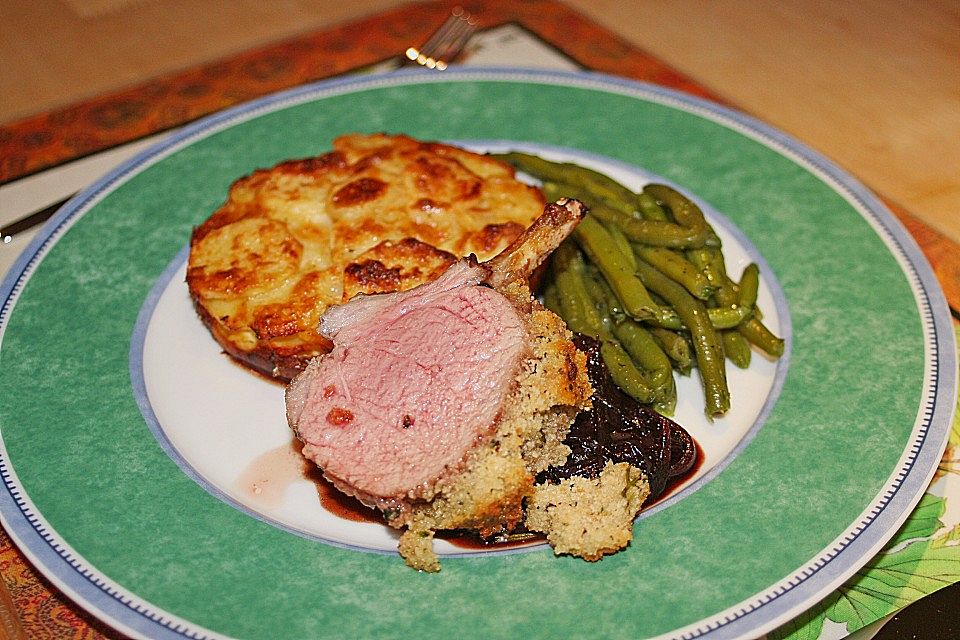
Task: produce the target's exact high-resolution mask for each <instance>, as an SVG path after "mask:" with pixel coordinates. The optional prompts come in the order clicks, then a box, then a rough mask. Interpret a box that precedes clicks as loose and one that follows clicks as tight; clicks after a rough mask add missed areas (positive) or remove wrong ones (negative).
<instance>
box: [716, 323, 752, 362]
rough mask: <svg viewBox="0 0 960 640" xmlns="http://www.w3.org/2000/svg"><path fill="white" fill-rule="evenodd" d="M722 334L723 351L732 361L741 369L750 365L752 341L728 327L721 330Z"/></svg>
mask: <svg viewBox="0 0 960 640" xmlns="http://www.w3.org/2000/svg"><path fill="white" fill-rule="evenodd" d="M720 336H721V337H722V338H723V353H724V355H726V356H727V358H728V359H729V360H730V362H732V363H733V364H735V365H736V366H738V367H740V368H741V369H746V368H747V367H749V366H750V356H751V354H752V352H751V351H750V343H749V342H748V341H747V339H746V338H745V337H743V334H741V333H740V332H738V331H733V330H730V329H727V330H725V331H721V332H720Z"/></svg>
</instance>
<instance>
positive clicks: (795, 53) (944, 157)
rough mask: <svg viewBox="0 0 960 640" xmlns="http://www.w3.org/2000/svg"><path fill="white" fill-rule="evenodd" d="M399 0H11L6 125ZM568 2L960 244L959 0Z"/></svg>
mask: <svg viewBox="0 0 960 640" xmlns="http://www.w3.org/2000/svg"><path fill="white" fill-rule="evenodd" d="M397 4H398V3H397V2H393V1H391V0H355V1H354V2H334V1H332V0H284V2H282V3H280V4H279V5H275V3H261V2H256V0H234V1H233V2H230V3H224V2H221V1H220V0H32V1H31V2H21V1H19V0H0V16H2V19H0V60H2V61H3V64H0V95H2V96H3V99H0V123H2V122H8V121H10V120H12V119H16V118H20V117H24V116H29V115H32V114H34V113H37V112H38V111H42V110H47V109H49V108H52V107H56V106H63V105H67V104H71V103H73V102H76V101H77V100H79V99H82V98H88V97H93V96H97V95H101V94H103V93H105V92H109V91H114V90H117V89H120V88H123V87H127V86H131V85H135V84H137V83H139V82H141V81H143V80H145V79H149V78H154V77H156V76H159V75H162V74H165V73H171V72H174V71H177V70H182V69H188V68H190V67H193V66H195V65H197V64H201V63H204V62H210V61H212V60H217V59H221V58H224V57H227V56H230V55H233V54H235V53H237V52H241V51H244V50H247V49H250V48H252V47H256V46H262V45H265V44H268V43H270V42H274V41H278V40H280V39H283V38H289V37H292V36H295V35H297V34H303V33H309V32H312V31H316V30H318V29H328V28H330V27H331V26H334V25H336V24H341V23H347V22H350V21H353V20H356V19H358V18H360V17H361V16H365V15H369V14H372V13H373V12H375V11H380V10H383V9H387V8H390V7H393V6H396V5H397ZM470 4H476V5H482V4H483V3H482V2H480V3H476V2H474V3H470ZM515 4H516V6H517V10H518V12H520V13H525V12H529V6H530V5H531V3H529V2H523V1H519V2H516V3H515ZM566 4H567V5H569V6H570V7H573V8H575V9H576V10H577V11H578V12H580V13H582V14H583V15H585V16H588V17H590V18H592V19H593V20H595V21H596V22H597V23H599V24H600V25H603V26H604V27H606V28H607V29H609V30H610V31H612V32H613V33H615V34H617V35H618V36H620V37H621V38H622V39H623V40H622V41H617V42H609V43H602V42H601V43H598V44H597V46H598V47H599V48H600V53H603V52H604V51H607V50H610V51H612V50H613V49H615V48H616V47H620V46H623V45H626V44H629V45H631V46H633V47H638V48H641V49H644V50H646V51H648V52H650V53H652V54H653V55H655V56H656V57H657V58H659V59H660V60H662V61H664V62H666V63H667V64H669V65H670V66H672V67H673V68H675V69H677V70H679V71H682V72H684V73H686V74H688V75H689V76H691V77H692V78H695V79H696V80H697V82H698V83H699V84H700V85H702V86H704V87H707V88H709V89H710V90H711V91H712V92H714V93H715V94H716V95H717V96H720V97H722V98H723V99H724V100H725V101H726V102H728V103H730V104H733V105H734V106H736V107H738V108H740V109H742V110H744V111H747V112H748V113H751V114H752V115H756V116H758V117H760V118H761V119H762V120H765V121H767V122H769V123H770V124H773V125H774V126H776V127H778V128H780V129H783V130H784V131H786V132H788V133H790V134H792V135H794V136H796V137H797V138H799V139H800V140H801V141H803V142H805V143H806V144H808V145H810V146H812V147H814V148H815V149H817V150H818V151H820V152H822V153H823V154H824V155H826V156H828V157H830V158H831V159H833V160H835V161H837V162H838V163H839V164H840V165H842V166H843V167H844V168H845V169H847V170H848V171H850V172H851V173H852V174H854V175H855V176H857V177H858V178H860V179H861V180H862V181H864V182H865V183H866V184H867V185H868V186H869V187H871V189H873V190H874V191H876V192H877V193H879V194H880V195H882V196H884V197H885V198H886V199H887V200H889V201H892V202H896V203H898V204H900V205H901V206H903V207H904V208H906V209H907V210H908V211H910V212H911V213H912V214H913V215H915V216H916V217H918V218H919V219H920V220H922V221H923V222H925V223H926V224H927V225H929V226H931V227H932V228H934V229H937V230H938V231H940V232H941V233H943V234H945V235H947V236H948V237H950V238H952V239H953V240H954V241H955V242H960V143H958V142H957V140H958V138H960V12H958V9H957V3H956V1H955V0H871V1H870V2H831V1H830V0H714V1H712V2H701V1H699V0H646V1H644V2H624V1H623V0H566ZM533 6H536V3H533ZM399 28H401V29H407V30H408V33H410V35H411V36H413V35H416V32H417V31H418V30H417V29H415V28H414V25H404V26H401V27H399ZM419 32H422V30H419ZM558 39H559V41H560V44H564V41H566V44H568V45H569V46H575V45H574V43H572V42H570V38H569V37H567V36H563V35H559V38H558Z"/></svg>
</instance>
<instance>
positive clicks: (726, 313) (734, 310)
mask: <svg viewBox="0 0 960 640" xmlns="http://www.w3.org/2000/svg"><path fill="white" fill-rule="evenodd" d="M706 313H707V318H709V320H710V325H711V326H712V327H713V328H714V329H734V328H736V327H737V326H739V325H740V324H741V323H742V322H744V321H745V320H746V319H747V318H749V317H750V316H751V314H752V309H751V308H748V307H741V306H740V305H734V306H732V307H707V308H706ZM651 322H653V323H654V324H656V325H657V326H659V327H663V328H664V329H673V330H674V331H680V330H682V329H687V328H688V327H687V326H686V325H685V324H684V322H683V319H682V318H681V317H680V315H679V314H678V313H677V312H676V311H675V310H674V309H671V308H670V306H669V305H660V313H659V314H657V316H656V317H654V318H652V319H651Z"/></svg>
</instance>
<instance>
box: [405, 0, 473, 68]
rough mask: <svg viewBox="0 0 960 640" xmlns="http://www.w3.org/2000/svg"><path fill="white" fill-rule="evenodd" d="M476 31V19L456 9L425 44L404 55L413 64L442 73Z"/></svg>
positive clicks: (459, 8) (411, 49)
mask: <svg viewBox="0 0 960 640" xmlns="http://www.w3.org/2000/svg"><path fill="white" fill-rule="evenodd" d="M476 29H477V19H476V17H474V16H472V15H471V14H470V13H469V12H467V11H465V10H464V9H463V7H456V8H454V9H453V11H452V12H451V14H450V17H449V18H447V20H446V21H445V22H444V23H443V24H442V25H440V28H439V29H437V30H436V31H435V32H434V33H433V35H431V36H430V37H429V38H428V39H427V41H426V42H424V43H423V44H422V45H421V46H420V47H419V48H417V47H410V48H409V49H407V50H406V52H405V53H404V55H405V56H406V58H407V59H408V60H409V61H410V62H411V63H413V64H418V65H420V66H422V67H426V68H428V69H436V70H438V71H443V70H444V69H446V68H447V65H448V63H449V62H450V61H451V60H453V59H454V58H456V57H457V56H458V55H459V54H460V52H461V51H462V50H463V47H464V46H465V45H466V44H467V41H468V40H469V39H470V36H472V35H473V32H474V31H476Z"/></svg>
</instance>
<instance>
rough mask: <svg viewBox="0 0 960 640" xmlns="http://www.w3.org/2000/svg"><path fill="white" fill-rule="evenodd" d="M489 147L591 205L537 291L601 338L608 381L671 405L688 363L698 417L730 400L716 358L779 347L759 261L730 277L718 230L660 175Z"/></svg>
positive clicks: (557, 194) (740, 358)
mask: <svg viewBox="0 0 960 640" xmlns="http://www.w3.org/2000/svg"><path fill="white" fill-rule="evenodd" d="M494 157H497V158H499V159H500V160H503V161H505V162H508V163H509V164H511V165H513V166H514V167H515V168H516V169H518V170H519V171H522V172H524V173H526V174H528V175H530V176H532V177H534V178H537V179H539V180H540V181H541V182H542V185H543V190H544V193H545V195H546V197H547V199H548V200H551V201H553V200H557V199H558V198H564V197H567V198H576V199H577V200H580V201H581V202H583V203H584V204H586V205H587V207H589V209H590V212H589V214H588V215H587V216H586V217H585V218H584V219H583V221H582V222H581V223H580V225H579V226H578V227H577V229H576V230H575V231H574V233H573V236H572V237H571V238H570V239H568V240H567V241H565V242H564V243H563V244H562V245H561V246H560V247H559V248H558V249H557V251H556V252H555V253H554V255H553V257H552V259H551V268H550V273H549V276H548V277H547V279H546V284H545V288H544V290H543V299H544V303H545V304H546V306H547V307H549V308H550V309H551V310H553V311H554V312H556V313H557V314H558V315H560V316H561V317H562V318H563V319H564V320H565V321H566V323H567V325H568V326H569V327H570V329H571V330H573V331H576V332H578V333H583V334H586V335H589V336H591V337H593V338H595V339H597V340H599V341H600V342H601V353H602V354H603V357H604V360H605V361H606V363H607V366H608V367H609V368H610V372H611V375H612V376H613V379H614V381H615V382H616V383H617V385H618V386H619V387H620V388H621V389H622V390H623V391H624V392H626V393H628V394H629V395H631V396H633V397H634V398H636V399H637V401H639V402H642V403H644V404H649V405H652V406H653V407H654V408H655V409H656V410H657V411H659V412H661V413H663V414H664V415H672V414H673V412H674V410H675V408H676V403H677V390H676V385H675V382H674V376H673V372H674V370H676V371H678V372H680V373H681V374H684V375H688V374H690V372H691V371H692V369H694V368H696V369H697V370H698V372H699V375H700V379H701V382H702V384H703V389H704V393H705V396H706V413H707V416H708V417H710V418H714V417H717V416H721V415H723V414H724V413H726V412H727V410H729V408H730V390H729V388H728V386H727V374H726V360H727V359H729V360H730V361H731V362H732V363H733V364H734V365H735V366H737V367H741V368H746V367H748V366H749V365H750V357H751V352H752V350H751V346H750V345H754V346H756V347H758V348H759V349H761V350H762V351H764V352H765V353H767V354H769V355H770V356H773V357H779V356H780V355H781V354H782V353H783V340H782V339H780V338H778V337H777V336H775V335H774V334H773V333H772V332H771V331H770V330H769V329H768V328H767V327H766V326H764V324H763V322H762V319H761V318H762V317H761V313H760V310H759V309H758V308H757V307H756V302H757V289H758V287H759V284H760V274H759V269H758V268H757V265H755V264H750V265H748V266H747V268H746V269H744V272H743V274H742V275H741V277H740V281H739V282H735V281H734V280H733V279H732V278H731V277H730V276H729V274H728V273H727V268H726V265H725V264H724V258H723V252H722V251H721V246H720V238H719V237H718V236H717V234H716V233H715V232H714V230H713V228H712V227H711V226H710V224H709V223H708V222H707V220H706V219H705V218H704V216H703V212H702V211H701V210H700V208H699V207H698V206H697V205H696V204H695V203H694V202H693V201H691V200H690V199H689V198H687V197H686V196H684V195H683V194H681V193H679V192H678V191H676V190H675V189H673V188H671V187H668V186H666V185H662V184H648V185H646V186H645V187H644V188H643V190H642V191H640V192H639V193H636V192H633V191H632V190H630V189H628V188H627V187H625V186H623V185H621V184H620V183H618V182H617V181H615V180H613V179H612V178H610V177H608V176H606V175H603V174H601V173H598V172H596V171H594V170H592V169H588V168H585V167H581V166H578V165H575V164H571V163H557V162H550V161H548V160H544V159H543V158H540V157H538V156H535V155H530V154H525V153H519V152H511V153H504V154H494Z"/></svg>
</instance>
